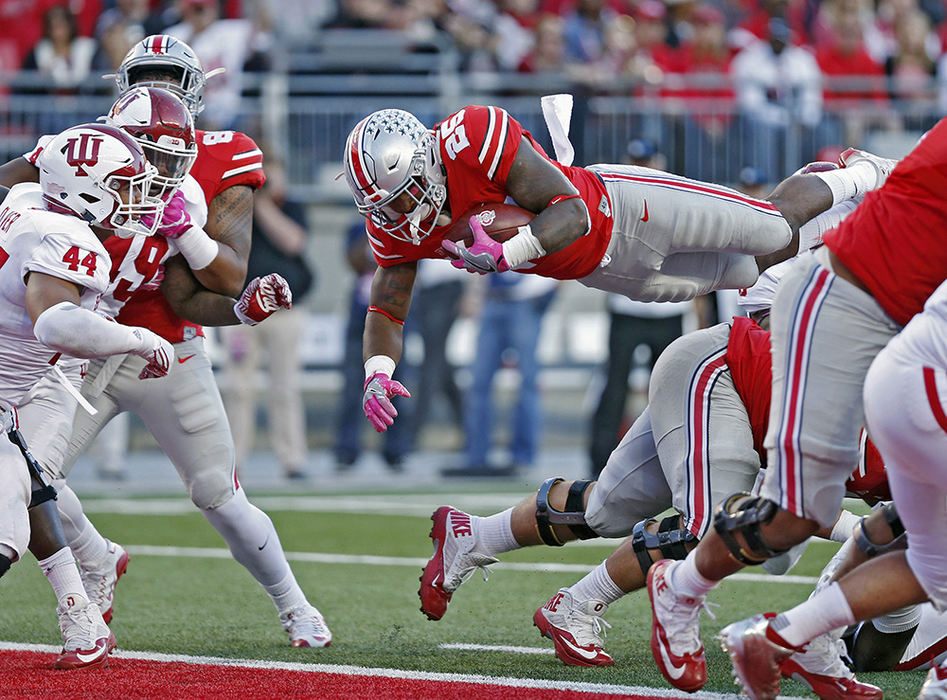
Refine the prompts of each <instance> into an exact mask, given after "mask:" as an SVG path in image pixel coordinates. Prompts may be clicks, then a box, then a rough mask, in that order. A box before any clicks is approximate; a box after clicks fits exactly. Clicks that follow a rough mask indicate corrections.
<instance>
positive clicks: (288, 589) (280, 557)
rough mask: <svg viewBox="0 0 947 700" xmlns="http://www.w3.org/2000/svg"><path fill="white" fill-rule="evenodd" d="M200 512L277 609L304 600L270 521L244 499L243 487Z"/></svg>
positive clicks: (288, 607) (301, 602)
mask: <svg viewBox="0 0 947 700" xmlns="http://www.w3.org/2000/svg"><path fill="white" fill-rule="evenodd" d="M201 512H202V513H203V514H204V517H205V518H207V521H208V522H209V523H210V524H211V525H213V527H214V529H215V530H217V532H219V533H220V536H221V537H223V538H224V541H225V542H226V543H227V546H228V547H229V548H230V553H231V554H232V555H233V558H234V559H236V560H237V561H238V562H240V563H241V564H242V565H243V566H244V568H246V569H247V571H249V572H250V574H251V575H252V576H253V578H255V579H256V580H257V581H258V582H259V584H260V585H261V586H263V588H264V590H266V592H267V593H269V594H270V597H271V598H273V603H274V604H275V605H276V607H277V609H278V610H279V611H280V612H285V611H286V610H288V609H290V608H294V607H296V606H297V605H299V604H304V603H305V602H306V597H305V596H304V595H303V593H302V590H301V589H300V588H299V584H297V583H296V579H295V577H294V576H293V572H292V570H291V569H290V568H289V562H288V561H286V555H285V554H284V553H283V545H282V544H281V543H280V541H279V535H277V534H276V528H275V527H273V521H272V520H270V518H269V516H268V515H267V514H266V513H264V512H263V511H262V510H260V509H259V508H257V507H256V506H254V505H253V504H252V503H250V501H248V500H247V495H246V493H244V491H243V489H237V493H235V494H234V496H233V498H231V499H230V500H229V501H227V502H226V503H224V504H223V505H222V506H218V507H217V508H213V509H207V510H205V509H201ZM280 606H287V607H280Z"/></svg>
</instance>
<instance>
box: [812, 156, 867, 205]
mask: <svg viewBox="0 0 947 700" xmlns="http://www.w3.org/2000/svg"><path fill="white" fill-rule="evenodd" d="M813 174H814V175H815V176H816V177H817V178H819V179H820V180H822V181H823V182H824V183H825V184H826V185H828V186H829V189H830V190H832V206H833V207H834V206H835V205H836V204H838V203H839V202H844V201H845V200H846V199H853V198H854V197H861V196H863V195H864V194H865V193H866V192H868V191H870V190H873V189H875V188H876V187H878V184H879V183H878V171H877V170H876V169H875V166H873V165H872V164H871V163H868V162H867V161H860V162H858V163H855V164H854V165H851V166H850V167H847V168H839V169H838V170H828V171H826V172H824V173H813Z"/></svg>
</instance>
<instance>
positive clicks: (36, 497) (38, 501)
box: [27, 484, 56, 509]
mask: <svg viewBox="0 0 947 700" xmlns="http://www.w3.org/2000/svg"><path fill="white" fill-rule="evenodd" d="M54 500H56V489H54V488H53V487H52V486H50V485H49V484H47V485H46V486H44V487H43V488H41V489H36V490H35V491H33V492H32V493H31V494H30V504H29V505H28V506H27V508H28V509H29V508H35V507H36V506H38V505H42V504H43V503H46V502H47V501H54Z"/></svg>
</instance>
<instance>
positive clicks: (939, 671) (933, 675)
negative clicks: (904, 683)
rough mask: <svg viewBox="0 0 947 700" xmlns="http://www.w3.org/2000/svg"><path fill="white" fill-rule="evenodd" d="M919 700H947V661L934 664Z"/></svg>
mask: <svg viewBox="0 0 947 700" xmlns="http://www.w3.org/2000/svg"><path fill="white" fill-rule="evenodd" d="M917 700H947V663H942V664H941V665H940V666H934V667H933V668H932V669H931V670H930V671H929V672H928V674H927V678H925V679H924V685H922V686H921V694H920V695H918V696H917Z"/></svg>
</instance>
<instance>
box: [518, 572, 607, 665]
mask: <svg viewBox="0 0 947 700" xmlns="http://www.w3.org/2000/svg"><path fill="white" fill-rule="evenodd" d="M606 610H608V605H606V604H605V603H603V602H602V601H600V600H587V601H585V602H584V603H581V604H577V603H576V601H575V600H574V599H573V597H572V594H571V593H570V592H569V589H568V588H560V589H559V592H558V593H556V595H554V596H553V597H552V598H550V599H549V602H547V603H546V604H545V605H544V606H542V607H541V608H539V610H537V611H536V612H535V613H534V614H533V624H534V625H535V626H536V627H537V628H538V629H539V632H540V633H541V634H542V635H543V636H544V637H548V638H549V639H551V640H552V641H553V644H555V646H556V657H557V658H558V659H559V660H560V661H562V663H564V664H566V665H567V666H612V665H613V664H614V663H615V662H614V661H613V660H612V657H611V656H609V655H608V654H606V653H605V651H604V650H603V649H602V643H603V638H604V637H605V628H606V627H610V626H611V625H609V624H608V623H607V622H605V620H603V619H602V615H603V614H604V613H605V611H606Z"/></svg>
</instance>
